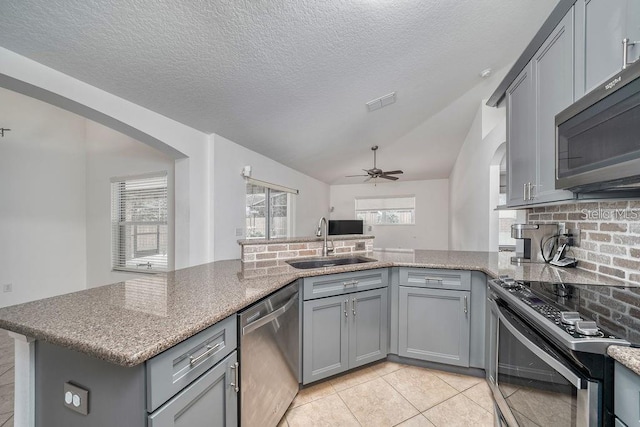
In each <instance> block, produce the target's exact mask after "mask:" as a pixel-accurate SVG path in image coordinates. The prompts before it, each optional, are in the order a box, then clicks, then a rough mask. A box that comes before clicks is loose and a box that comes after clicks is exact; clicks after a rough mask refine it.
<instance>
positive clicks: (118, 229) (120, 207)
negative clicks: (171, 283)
mask: <svg viewBox="0 0 640 427" xmlns="http://www.w3.org/2000/svg"><path fill="white" fill-rule="evenodd" d="M144 180H148V181H149V185H152V184H153V180H155V181H158V182H159V183H160V184H163V185H161V186H158V187H156V188H158V189H160V191H161V192H164V194H163V195H162V196H161V197H158V196H154V197H151V196H147V197H146V199H149V200H150V199H158V200H160V204H162V201H163V200H164V207H160V208H159V209H160V211H159V213H158V217H160V218H164V220H159V221H158V220H155V221H140V220H136V221H128V220H127V219H126V216H127V207H126V206H124V205H125V204H126V203H127V201H126V200H124V196H125V191H126V189H125V187H126V185H127V184H128V183H129V184H133V183H135V182H136V181H144ZM151 188H154V187H151ZM141 199H142V198H141ZM133 200H135V199H133ZM133 200H132V201H133ZM169 214H170V208H169V180H168V172H167V171H161V172H153V173H148V174H141V175H131V176H124V177H113V178H111V229H112V232H111V271H113V272H131V273H150V274H157V273H164V272H166V271H168V270H169V239H170V236H169V234H170V230H169V226H170V219H169ZM116 217H117V220H116ZM139 227H155V232H148V233H147V232H144V233H139V232H138V228H139ZM161 227H165V229H166V231H165V232H164V233H162V232H161ZM129 231H131V236H128V234H129ZM153 234H155V235H156V247H157V249H155V250H154V249H151V250H138V248H137V243H138V237H139V236H143V235H153ZM162 234H164V238H165V242H166V243H165V245H164V247H163V245H162V243H161V237H162ZM128 238H130V239H132V244H133V247H132V254H131V255H132V257H131V258H129V259H128V258H127V248H126V247H127V239H128ZM163 249H164V252H165V254H164V256H162V255H161V253H162V251H163ZM153 255H161V257H162V258H164V262H163V263H158V264H157V265H156V264H152V263H151V260H147V264H145V267H143V264H137V266H132V265H128V263H129V261H131V260H134V259H137V258H145V257H149V256H153ZM122 260H123V261H124V263H122V262H121V261H122Z"/></svg>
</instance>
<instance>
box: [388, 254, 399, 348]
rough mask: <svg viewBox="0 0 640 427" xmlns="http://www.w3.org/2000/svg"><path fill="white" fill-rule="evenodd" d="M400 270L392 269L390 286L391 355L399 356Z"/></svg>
mask: <svg viewBox="0 0 640 427" xmlns="http://www.w3.org/2000/svg"><path fill="white" fill-rule="evenodd" d="M399 280H400V278H399V268H398V267H393V268H391V281H390V286H389V297H390V299H389V301H390V302H389V353H391V354H398V309H399V307H398V305H399V301H398V283H399Z"/></svg>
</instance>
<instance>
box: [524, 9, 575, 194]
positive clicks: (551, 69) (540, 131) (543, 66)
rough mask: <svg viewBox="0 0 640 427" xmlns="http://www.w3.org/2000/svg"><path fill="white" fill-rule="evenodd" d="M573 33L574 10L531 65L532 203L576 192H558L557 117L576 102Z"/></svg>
mask: <svg viewBox="0 0 640 427" xmlns="http://www.w3.org/2000/svg"><path fill="white" fill-rule="evenodd" d="M573 29H574V9H573V8H571V9H570V10H569V12H568V13H567V14H566V15H565V17H564V18H563V19H562V21H561V22H560V23H559V24H558V25H557V26H556V28H555V30H554V31H553V32H552V33H551V35H550V36H549V37H548V38H547V40H546V42H545V43H544V44H543V45H542V47H541V48H540V49H539V50H538V52H537V53H536V55H535V56H534V57H533V59H532V61H531V62H532V71H533V88H534V94H535V95H534V99H535V128H536V129H535V131H536V132H535V134H536V179H535V186H534V187H533V188H532V190H531V202H532V203H546V202H554V201H559V200H568V199H572V198H573V193H572V192H570V191H566V190H556V188H555V175H556V128H555V116H556V114H558V113H559V112H560V111H562V110H564V109H565V108H566V107H568V106H569V105H571V103H572V102H573V99H574V96H573V90H574V71H573V58H574V53H573V52H574V46H573ZM518 188H519V187H516V189H518Z"/></svg>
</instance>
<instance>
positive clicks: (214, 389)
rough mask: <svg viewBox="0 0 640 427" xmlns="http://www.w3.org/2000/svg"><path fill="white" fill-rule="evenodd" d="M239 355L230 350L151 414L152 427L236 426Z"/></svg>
mask: <svg viewBox="0 0 640 427" xmlns="http://www.w3.org/2000/svg"><path fill="white" fill-rule="evenodd" d="M236 361H237V354H236V352H233V353H231V354H230V355H229V356H227V358H226V359H224V360H223V361H222V362H220V363H219V364H217V365H216V366H215V367H214V368H212V369H210V370H209V371H207V372H206V373H205V374H204V375H203V376H201V377H200V378H198V380H197V381H195V382H194V383H192V384H191V385H189V386H188V387H187V388H185V389H184V390H183V391H181V392H180V393H178V394H177V395H176V396H175V397H174V398H173V399H171V400H170V401H169V402H167V404H166V405H164V406H163V407H161V408H160V409H158V410H157V411H156V412H154V413H153V414H151V415H149V418H148V423H147V425H148V426H149V427H177V426H215V427H224V426H236V425H238V394H237V392H236V384H235V381H236V378H237V375H236V374H237V373H236V372H235V370H236V369H238V366H237V365H236Z"/></svg>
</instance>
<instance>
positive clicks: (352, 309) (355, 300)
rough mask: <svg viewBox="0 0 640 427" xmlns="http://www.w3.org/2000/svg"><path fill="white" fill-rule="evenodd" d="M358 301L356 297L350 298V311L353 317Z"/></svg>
mask: <svg viewBox="0 0 640 427" xmlns="http://www.w3.org/2000/svg"><path fill="white" fill-rule="evenodd" d="M357 303H358V300H357V299H356V298H354V299H352V300H351V311H352V312H353V316H354V317H355V315H356V304H357Z"/></svg>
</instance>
